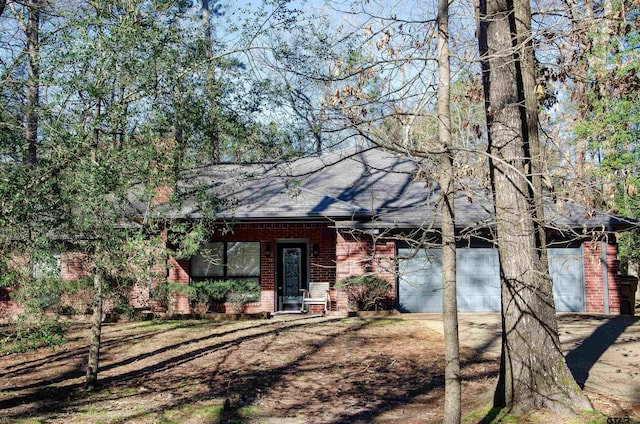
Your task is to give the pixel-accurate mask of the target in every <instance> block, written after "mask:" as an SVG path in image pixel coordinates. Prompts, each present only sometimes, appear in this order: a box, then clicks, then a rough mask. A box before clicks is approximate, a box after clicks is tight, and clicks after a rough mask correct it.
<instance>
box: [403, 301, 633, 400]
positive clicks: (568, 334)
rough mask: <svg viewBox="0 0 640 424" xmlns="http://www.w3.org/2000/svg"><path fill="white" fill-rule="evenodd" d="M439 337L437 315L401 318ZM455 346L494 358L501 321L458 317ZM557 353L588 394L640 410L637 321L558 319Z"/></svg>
mask: <svg viewBox="0 0 640 424" xmlns="http://www.w3.org/2000/svg"><path fill="white" fill-rule="evenodd" d="M402 318H403V319H417V320H424V322H425V323H426V324H427V325H428V326H429V328H431V329H433V330H435V331H438V332H440V333H443V327H442V315H441V314H403V315H402ZM459 326H460V330H459V331H460V343H461V344H462V345H463V346H467V347H469V348H472V349H474V350H476V351H478V353H483V354H488V355H491V356H495V357H499V355H500V315H499V314H494V313H491V314H467V313H465V314H460V316H459ZM558 329H559V332H560V342H561V344H562V350H563V351H564V354H565V357H566V358H567V363H568V364H569V368H570V369H571V372H572V373H573V375H574V377H575V378H576V381H577V382H578V384H580V385H581V386H582V387H584V388H585V390H587V391H595V392H597V393H600V394H604V395H607V396H613V397H615V398H618V399H621V400H623V401H627V402H631V403H632V404H634V405H637V406H640V317H631V316H608V315H587V314H566V313H562V314H558Z"/></svg>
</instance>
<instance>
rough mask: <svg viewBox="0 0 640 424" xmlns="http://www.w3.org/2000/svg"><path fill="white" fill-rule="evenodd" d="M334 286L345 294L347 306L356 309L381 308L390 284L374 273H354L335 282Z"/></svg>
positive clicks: (389, 289)
mask: <svg viewBox="0 0 640 424" xmlns="http://www.w3.org/2000/svg"><path fill="white" fill-rule="evenodd" d="M336 288H339V289H341V290H343V291H344V292H345V293H346V294H347V299H348V301H349V308H351V309H352V310H356V311H374V310H378V309H383V307H384V306H385V304H386V303H387V300H388V298H389V292H390V291H391V284H390V283H389V282H388V281H387V280H385V279H383V278H380V277H378V276H375V275H370V274H369V275H354V276H351V277H348V278H345V279H344V280H340V281H337V282H336Z"/></svg>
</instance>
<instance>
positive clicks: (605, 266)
mask: <svg viewBox="0 0 640 424" xmlns="http://www.w3.org/2000/svg"><path fill="white" fill-rule="evenodd" d="M607 230H608V233H611V232H613V227H612V225H611V221H609V224H608V225H607ZM608 233H607V236H606V237H603V238H602V240H601V241H600V250H601V251H602V252H601V253H602V290H603V291H602V298H603V302H604V313H605V314H607V315H609V314H610V313H611V311H610V310H609V263H608V261H607V259H608V258H607V238H608Z"/></svg>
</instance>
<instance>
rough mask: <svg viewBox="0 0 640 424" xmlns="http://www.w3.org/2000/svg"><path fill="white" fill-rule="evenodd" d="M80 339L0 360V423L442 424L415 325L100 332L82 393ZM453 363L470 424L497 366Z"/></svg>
mask: <svg viewBox="0 0 640 424" xmlns="http://www.w3.org/2000/svg"><path fill="white" fill-rule="evenodd" d="M87 333H88V327H87V326H86V325H80V324H76V325H74V326H73V327H72V329H71V332H70V334H69V336H68V339H69V342H68V343H67V344H65V345H63V346H62V347H59V348H56V349H42V350H40V351H38V352H31V353H26V354H9V355H5V356H1V357H0V422H3V423H4V422H24V423H30V422H33V423H36V422H38V423H40V422H42V423H44V422H46V423H65V424H71V423H124V422H127V423H129V422H133V423H264V424H271V423H273V424H276V423H284V424H287V423H291V424H298V423H431V422H433V423H437V422H440V421H441V420H442V418H441V410H442V402H443V385H444V381H443V377H442V374H443V365H444V361H443V355H442V352H443V340H442V336H441V335H440V334H439V333H438V332H437V331H434V330H432V329H430V328H429V326H428V325H425V322H423V321H420V320H402V319H361V318H348V319H343V318H336V317H333V318H332V317H326V318H323V317H308V316H288V317H287V316H284V317H277V318H272V319H270V320H254V321H233V322H215V321H171V322H132V323H119V324H106V325H105V329H104V333H103V350H102V362H101V373H100V378H101V381H102V384H101V386H100V388H99V390H98V391H96V392H94V393H91V394H90V393H86V392H85V391H84V390H83V389H82V382H83V376H84V369H85V361H86V356H87V346H86V336H87ZM463 343H464V340H463ZM462 357H463V363H464V369H463V377H464V383H463V413H464V414H470V413H471V415H468V417H467V421H466V422H478V421H480V420H481V419H482V418H483V417H484V416H485V415H486V413H487V409H486V408H487V405H488V404H489V400H490V397H491V394H492V391H493V387H494V384H495V375H496V372H497V360H496V357H495V355H494V353H492V352H487V353H486V354H477V353H476V351H474V350H473V349H472V348H464V349H463V351H462ZM590 396H591V397H592V400H594V404H596V406H597V407H598V408H599V409H600V411H601V412H602V413H603V414H605V415H603V416H601V417H600V418H601V419H603V421H602V422H606V418H603V417H607V416H608V417H626V416H628V415H629V414H632V415H631V416H632V417H634V414H635V412H634V410H633V409H632V408H631V405H629V404H628V403H624V402H618V401H611V400H610V399H608V398H607V397H606V396H603V395H602V394H599V395H596V394H595V393H592V394H590ZM472 411H473V412H472ZM635 418H636V419H637V418H640V417H635ZM596 422H598V421H596Z"/></svg>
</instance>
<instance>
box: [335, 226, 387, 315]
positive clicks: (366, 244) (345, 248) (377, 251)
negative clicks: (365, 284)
mask: <svg viewBox="0 0 640 424" xmlns="http://www.w3.org/2000/svg"><path fill="white" fill-rule="evenodd" d="M336 239H337V240H336V279H338V280H342V279H344V278H347V277H350V276H352V275H364V274H367V273H375V274H378V275H379V276H380V277H382V278H385V279H386V280H387V281H389V283H391V287H392V293H391V298H392V300H393V299H395V281H396V274H395V251H396V247H395V242H393V241H389V240H374V238H373V236H371V235H368V234H356V233H353V232H351V231H340V230H338V232H337V237H336ZM336 302H337V307H338V310H341V311H346V310H347V308H348V306H347V297H346V295H345V294H344V293H342V292H340V291H338V293H337V299H336Z"/></svg>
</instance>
